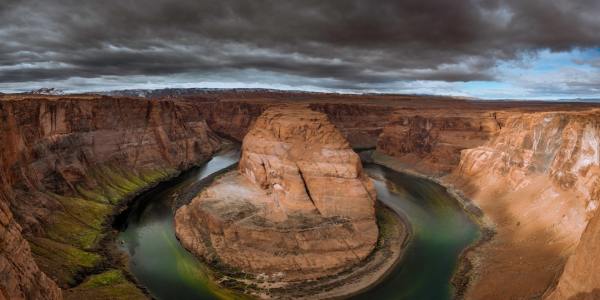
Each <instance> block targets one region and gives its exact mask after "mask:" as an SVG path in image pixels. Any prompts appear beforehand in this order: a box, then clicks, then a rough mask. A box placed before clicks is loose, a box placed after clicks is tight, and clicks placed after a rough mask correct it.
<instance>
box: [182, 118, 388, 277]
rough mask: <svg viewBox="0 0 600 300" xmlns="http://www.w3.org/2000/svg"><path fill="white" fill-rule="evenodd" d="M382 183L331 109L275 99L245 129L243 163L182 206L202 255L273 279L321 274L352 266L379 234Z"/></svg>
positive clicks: (188, 243)
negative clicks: (377, 186) (276, 103)
mask: <svg viewBox="0 0 600 300" xmlns="http://www.w3.org/2000/svg"><path fill="white" fill-rule="evenodd" d="M375 197H376V194H375V190H374V187H373V184H372V182H371V180H370V179H369V178H368V177H367V176H366V175H365V174H364V173H363V172H362V166H361V162H360V159H359V157H358V155H357V154H355V153H354V152H353V151H352V149H351V148H350V145H349V144H348V142H347V141H346V140H345V139H344V137H343V136H342V135H341V134H340V133H339V131H337V129H336V128H335V127H334V126H333V125H332V124H331V123H329V121H328V120H327V117H326V116H325V115H324V114H322V113H318V112H315V111H311V110H309V109H307V108H305V107H271V108H269V109H267V110H266V111H265V112H264V113H263V114H262V115H261V116H260V117H259V118H258V119H257V120H256V122H255V123H254V125H253V127H252V129H251V130H250V132H249V133H248V134H247V135H246V137H245V138H244V143H243V148H242V158H241V161H240V165H239V171H234V172H233V173H229V174H228V175H226V176H223V177H222V178H220V179H219V180H217V181H216V182H215V183H214V184H213V185H212V186H211V187H209V188H208V189H206V190H205V191H203V192H202V193H201V194H200V195H198V196H197V197H196V198H195V199H194V200H193V201H192V202H191V203H190V204H189V205H186V206H183V207H182V208H180V209H179V210H178V211H177V213H176V216H175V221H176V232H177V236H178V237H179V239H180V240H181V242H182V244H183V245H184V246H185V247H186V248H187V249H189V250H190V251H191V252H192V253H194V254H195V255H197V256H200V257H203V258H204V259H206V260H209V261H211V262H213V263H215V264H219V265H225V266H227V267H230V268H234V269H238V270H242V271H243V272H245V273H249V274H254V275H257V276H264V277H265V279H267V280H269V281H282V282H289V281H298V280H307V279H315V278H320V277H323V276H327V275H332V274H336V273H338V272H340V271H342V270H345V269H348V268H351V267H352V266H353V265H355V264H357V263H358V262H360V261H361V260H363V259H364V258H365V257H366V256H367V255H369V253H371V251H372V250H373V248H374V246H375V244H376V242H377V237H378V229H377V224H376V220H375V209H374V205H375Z"/></svg>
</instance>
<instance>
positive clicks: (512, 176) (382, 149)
mask: <svg viewBox="0 0 600 300" xmlns="http://www.w3.org/2000/svg"><path fill="white" fill-rule="evenodd" d="M562 109H564V110H562ZM562 109H561V110H558V109H554V111H553V109H550V108H544V110H547V111H539V110H541V108H539V107H534V106H532V107H527V106H515V107H512V108H510V110H506V109H504V110H503V109H489V110H479V109H477V110H473V109H465V110H461V111H453V110H445V111H444V110H436V109H425V108H424V109H423V110H422V111H419V112H410V111H405V110H399V111H397V112H395V114H394V115H393V117H392V119H391V122H390V124H389V125H388V126H386V128H385V129H384V131H383V134H382V135H381V136H380V138H379V141H378V152H379V153H384V154H386V155H389V156H391V157H394V159H393V163H394V164H396V165H397V166H398V167H399V168H400V169H403V170H407V169H408V170H413V171H416V172H418V173H421V174H425V175H427V176H433V177H436V178H437V179H439V180H440V181H441V182H442V183H444V184H445V185H447V186H450V187H452V188H453V189H455V190H457V191H458V192H460V193H462V194H464V195H466V196H467V197H468V198H469V199H470V200H472V201H473V203H474V204H475V205H477V206H478V207H479V208H481V210H482V211H483V213H484V222H486V223H487V225H489V226H493V227H494V229H495V231H496V234H495V235H494V237H493V239H492V240H491V241H490V242H487V243H484V244H483V245H481V246H479V247H477V248H475V249H474V250H472V251H470V252H469V253H468V254H467V258H468V259H469V260H470V261H471V262H472V263H473V264H474V269H473V271H472V272H471V275H472V276H473V280H472V282H471V283H470V285H469V287H468V289H467V291H466V298H472V299H496V298H499V295H502V298H510V299H523V298H529V297H541V296H542V295H544V294H548V290H549V289H550V288H552V286H553V284H554V283H555V280H556V278H557V277H558V276H559V275H560V274H561V272H562V274H563V275H562V276H561V279H560V281H559V284H558V287H557V289H556V290H555V291H554V293H553V294H552V296H553V297H556V298H554V299H566V298H568V297H570V296H577V297H579V296H582V295H588V297H589V295H594V294H593V293H594V291H593V287H597V282H598V281H597V280H596V279H595V278H594V277H593V276H589V275H587V274H590V273H593V271H592V270H593V269H594V268H595V267H594V263H593V262H594V260H593V259H592V254H591V253H592V252H593V251H594V250H593V249H595V248H594V247H595V246H594V245H595V242H591V241H589V240H588V239H593V238H594V236H595V234H596V233H597V228H596V227H594V226H595V225H594V224H596V223H597V221H596V222H590V220H591V219H592V220H593V219H594V218H595V217H594V216H595V215H596V214H597V213H596V210H597V207H598V201H599V200H598V197H599V196H600V130H599V129H600V125H599V123H598V122H599V121H598V120H600V118H599V117H600V114H599V112H598V110H594V109H586V110H584V109H583V108H582V107H577V106H571V107H569V106H565V107H562ZM548 110H549V111H548ZM586 227H587V229H586ZM584 230H586V231H585V232H586V233H585V234H583V235H582V232H584ZM576 247H577V250H575V252H574V249H575V248H576ZM573 253H576V254H575V255H573V256H571V257H570V258H569V263H568V264H567V267H566V268H565V270H564V272H563V271H562V269H563V266H564V264H565V261H566V260H567V258H568V257H569V256H570V255H571V254H573ZM586 269H587V270H588V271H587V272H586V271H583V272H581V271H580V270H586ZM499 270H501V271H499ZM590 299H591V298H590Z"/></svg>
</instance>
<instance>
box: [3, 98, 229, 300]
mask: <svg viewBox="0 0 600 300" xmlns="http://www.w3.org/2000/svg"><path fill="white" fill-rule="evenodd" d="M219 145H220V140H219V138H218V137H216V136H215V135H214V134H213V133H212V132H211V131H210V129H209V128H208V126H207V124H206V122H205V121H204V119H203V118H202V117H201V115H199V114H198V113H197V111H196V109H195V108H194V107H191V106H189V105H187V104H185V103H174V102H169V101H150V100H141V99H132V98H123V99H116V98H109V97H97V96H69V97H34V96H31V97H25V96H4V97H3V98H0V161H1V165H0V180H1V183H2V184H1V186H0V208H1V214H0V224H1V225H2V227H0V236H1V237H2V242H1V243H2V247H1V248H0V271H1V272H0V274H1V275H0V279H1V280H0V296H1V297H0V298H2V297H4V298H7V299H34V298H35V299H44V298H47V299H56V298H59V297H60V294H61V293H60V290H59V289H58V287H57V285H56V284H55V283H54V282H53V281H55V282H56V283H58V285H60V286H61V287H69V286H71V285H73V284H75V283H77V278H78V276H79V274H80V273H81V272H82V271H83V270H89V269H93V268H95V267H97V266H98V265H100V264H101V263H102V261H103V257H102V255H99V254H98V253H97V252H96V251H97V248H98V246H99V243H100V242H101V240H102V238H103V237H104V235H105V233H104V232H105V230H104V226H106V225H105V224H106V222H107V221H108V220H109V219H110V217H111V216H112V215H113V214H114V213H115V211H116V210H117V209H118V207H119V206H120V205H122V204H123V201H124V200H127V199H128V198H130V197H131V196H133V195H135V194H136V193H137V192H139V191H141V190H143V189H145V188H147V187H149V186H151V185H152V184H155V183H157V182H159V181H161V180H164V179H165V178H168V177H170V176H173V175H175V174H177V173H178V172H179V171H181V170H184V169H187V168H189V167H191V166H193V165H195V164H199V163H201V162H203V161H205V160H206V159H207V158H208V157H210V155H211V154H212V153H214V152H215V151H216V150H217V149H218V147H219ZM23 237H25V238H26V239H27V240H28V241H29V245H28V244H27V243H26V242H25V240H24V239H23ZM34 260H35V261H34ZM38 267H39V268H38ZM40 269H41V270H42V271H44V272H45V273H46V274H47V275H48V276H50V277H51V278H52V279H53V281H52V280H49V279H48V278H47V276H46V275H44V273H42V272H40Z"/></svg>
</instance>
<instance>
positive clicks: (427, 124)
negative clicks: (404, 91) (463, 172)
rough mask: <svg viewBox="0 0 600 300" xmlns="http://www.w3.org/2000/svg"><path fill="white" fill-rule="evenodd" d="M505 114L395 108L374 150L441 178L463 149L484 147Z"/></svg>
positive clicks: (452, 166) (407, 165)
mask: <svg viewBox="0 0 600 300" xmlns="http://www.w3.org/2000/svg"><path fill="white" fill-rule="evenodd" d="M505 118H506V116H505V114H504V113H501V112H500V113H498V112H493V111H485V110H454V109H448V108H446V109H423V110H413V109H398V110H396V111H395V112H394V113H393V114H392V115H391V116H390V120H389V124H387V125H386V126H385V128H384V129H383V130H382V134H381V135H380V136H379V139H378V140H377V150H379V151H381V152H383V153H385V154H387V155H390V156H393V157H394V158H396V159H397V160H398V161H399V162H402V163H403V164H405V167H406V168H410V169H415V170H418V171H419V172H421V173H425V174H432V175H437V176H439V175H443V174H447V173H449V172H451V171H452V170H453V169H454V168H455V167H456V166H457V165H458V163H459V161H460V153H461V151H462V150H464V149H468V148H473V147H477V146H479V145H482V144H484V143H485V142H486V141H488V140H489V139H490V137H491V136H492V135H493V134H495V133H496V132H497V131H499V130H500V128H502V123H503V122H504V121H505Z"/></svg>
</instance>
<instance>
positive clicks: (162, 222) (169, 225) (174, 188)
mask: <svg viewBox="0 0 600 300" xmlns="http://www.w3.org/2000/svg"><path fill="white" fill-rule="evenodd" d="M238 159H239V151H238V150H232V151H227V152H225V153H221V154H219V155H216V156H214V157H213V158H212V159H211V160H210V161H209V162H207V163H206V164H205V165H204V166H202V167H200V168H196V169H193V170H191V171H188V172H186V173H185V174H182V175H181V176H180V177H178V178H177V179H175V180H174V181H173V182H169V183H166V184H162V185H160V186H158V187H156V188H154V189H152V190H150V191H149V192H147V193H145V194H143V195H141V196H140V197H139V198H138V199H136V202H135V203H134V205H133V206H132V208H131V209H130V210H129V213H128V214H127V219H126V220H125V221H124V222H123V224H122V227H123V228H122V232H121V233H120V234H119V236H118V241H119V245H120V247H121V249H123V250H124V251H126V252H127V253H128V254H129V257H130V265H129V267H130V270H131V272H132V273H133V274H134V276H135V277H136V278H137V280H138V281H139V282H140V283H141V284H142V285H144V286H145V287H146V288H147V289H148V290H149V291H150V293H151V294H152V296H153V297H155V298H157V299H216V298H219V296H220V295H219V292H218V289H215V288H214V287H212V286H211V284H210V283H209V282H208V280H207V278H206V276H205V273H204V272H203V266H202V265H201V264H200V263H199V262H198V261H197V260H196V259H195V258H194V257H193V256H192V255H191V254H190V253H188V252H187V251H186V250H185V249H184V248H183V247H182V246H181V245H180V244H179V241H178V240H177V238H176V237H175V230H174V225H173V210H172V207H173V203H174V201H175V200H176V199H177V198H178V196H179V195H180V194H181V193H182V192H184V191H185V190H186V189H190V188H191V187H192V186H193V185H194V184H195V183H197V182H199V181H201V180H202V179H205V178H207V177H209V176H210V175H211V174H214V173H215V172H218V171H220V170H222V169H225V168H227V167H229V166H231V165H233V164H235V163H237V161H238Z"/></svg>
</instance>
